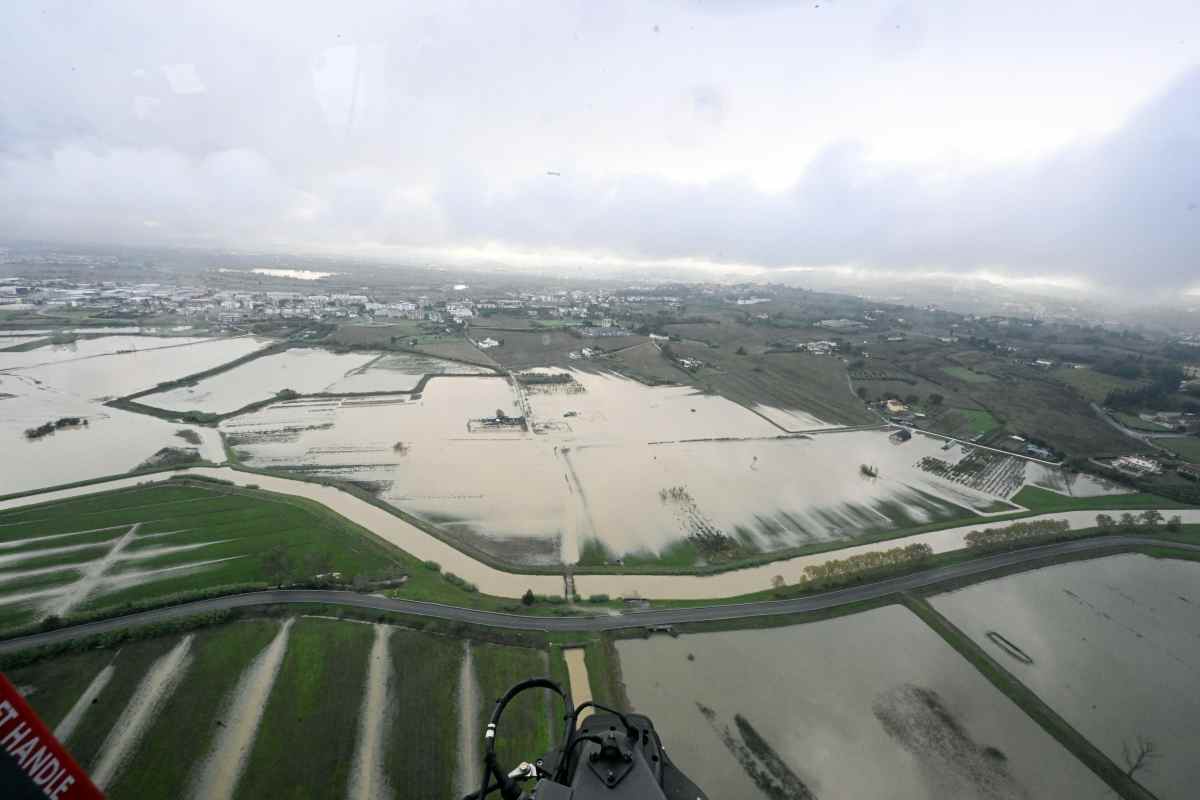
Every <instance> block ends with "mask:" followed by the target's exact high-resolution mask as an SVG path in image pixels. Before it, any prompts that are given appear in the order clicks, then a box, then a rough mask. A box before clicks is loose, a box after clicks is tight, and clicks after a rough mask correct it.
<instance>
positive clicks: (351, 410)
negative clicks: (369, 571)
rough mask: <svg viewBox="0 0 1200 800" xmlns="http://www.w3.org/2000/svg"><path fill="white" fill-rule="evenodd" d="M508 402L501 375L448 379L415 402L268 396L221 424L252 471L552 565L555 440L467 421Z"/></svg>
mask: <svg viewBox="0 0 1200 800" xmlns="http://www.w3.org/2000/svg"><path fill="white" fill-rule="evenodd" d="M518 408H519V407H518V401H517V397H516V395H515V394H514V390H513V387H512V386H511V384H510V383H509V382H508V381H507V380H505V379H503V378H499V377H490V378H483V377H480V378H474V377H464V378H459V377H455V378H442V379H434V380H432V381H430V382H429V383H428V384H427V386H426V387H425V390H424V392H422V394H421V396H420V397H419V398H405V397H389V398H347V399H341V400H338V399H331V400H319V401H318V400H313V401H297V402H288V403H277V404H274V405H272V406H270V407H268V408H266V409H263V410H262V411H258V412H255V413H253V414H247V415H243V416H239V417H235V418H232V419H229V420H226V421H225V422H224V423H222V425H221V430H222V431H223V432H224V434H225V436H226V440H227V441H228V442H229V444H230V446H231V447H233V448H234V449H235V450H236V451H237V452H238V454H239V456H240V457H241V458H242V459H243V460H244V461H245V463H247V464H249V465H251V466H255V467H264V468H274V469H285V470H291V471H296V472H299V473H300V474H316V475H321V476H325V477H331V478H337V479H341V480H347V481H351V482H354V483H356V484H359V485H362V486H366V487H369V488H370V489H371V490H372V491H374V492H375V493H376V494H377V495H378V496H379V497H380V498H381V499H382V500H384V501H386V502H388V503H391V504H392V505H394V506H396V507H397V508H401V509H403V510H405V511H407V512H409V513H412V514H416V515H417V516H420V517H423V518H425V519H427V520H428V521H430V522H434V523H437V524H439V525H442V526H444V527H445V528H447V529H448V530H450V531H452V532H456V533H458V534H460V535H461V537H462V538H464V539H466V540H468V541H469V542H471V543H472V544H474V545H475V546H478V547H481V548H483V549H484V550H487V551H489V552H492V553H493V554H495V555H497V556H499V557H503V558H505V559H508V560H510V561H518V562H524V563H554V562H557V561H558V559H559V549H560V536H561V532H562V526H563V520H564V515H565V514H566V511H567V505H566V503H565V495H564V492H563V491H562V487H563V485H564V479H563V467H562V465H561V463H559V461H558V460H557V459H556V456H555V450H554V444H553V443H552V442H550V441H547V440H545V439H543V438H539V437H534V436H532V435H529V434H526V433H524V432H522V431H521V430H520V429H519V428H517V427H513V426H504V427H496V428H480V427H478V426H477V425H474V424H473V423H472V421H473V420H479V419H483V418H485V417H493V416H495V414H496V412H497V411H498V410H499V411H501V412H503V413H504V414H505V415H507V416H512V417H515V416H519V415H520V411H519V410H518Z"/></svg>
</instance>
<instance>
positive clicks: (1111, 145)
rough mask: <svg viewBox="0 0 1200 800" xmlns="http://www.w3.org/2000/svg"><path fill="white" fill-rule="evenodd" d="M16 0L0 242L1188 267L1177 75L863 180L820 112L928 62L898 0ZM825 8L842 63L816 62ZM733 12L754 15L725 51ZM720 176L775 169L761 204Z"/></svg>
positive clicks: (1119, 278)
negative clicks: (980, 156)
mask: <svg viewBox="0 0 1200 800" xmlns="http://www.w3.org/2000/svg"><path fill="white" fill-rule="evenodd" d="M250 5H255V4H250ZM23 6H24V4H12V7H10V8H7V9H6V10H4V11H2V12H0V25H3V26H4V28H5V29H6V30H8V31H9V35H8V36H7V37H6V45H7V47H6V48H5V53H4V55H2V56H0V58H3V63H2V64H0V67H3V68H2V69H0V97H3V98H4V102H3V103H2V104H0V235H4V236H9V237H32V238H47V239H65V240H75V241H84V240H105V241H120V242H132V243H137V242H178V243H197V242H199V243H213V244H228V245H239V246H246V245H249V246H295V247H304V246H309V245H312V246H322V247H330V248H336V247H338V246H345V247H354V246H359V245H362V244H365V243H369V244H379V245H384V246H397V247H405V246H419V247H423V248H437V247H446V248H461V247H464V246H479V245H487V244H500V245H504V246H507V247H511V248H519V249H523V250H540V249H553V250H565V251H576V252H585V253H603V254H609V255H613V256H618V257H624V258H628V259H630V260H638V261H645V260H654V259H674V258H692V259H703V260H709V261H716V262H729V263H738V264H756V265H761V266H764V267H784V266H795V265H799V266H803V265H856V266H862V267H873V268H882V269H890V270H906V269H913V270H958V271H972V270H977V269H980V268H988V269H998V270H1001V271H1005V272H1009V273H1013V274H1020V275H1082V276H1085V277H1089V278H1092V279H1093V280H1095V281H1097V282H1099V283H1102V284H1106V285H1121V284H1127V285H1139V286H1141V285H1147V283H1156V284H1158V285H1161V286H1173V287H1178V286H1186V285H1192V284H1193V283H1194V282H1195V281H1196V276H1197V274H1200V270H1198V269H1197V264H1196V256H1195V254H1196V253H1198V252H1200V188H1198V187H1200V159H1198V158H1197V156H1198V155H1200V114H1197V113H1196V109H1198V108H1200V71H1198V70H1192V71H1189V72H1187V73H1186V74H1184V75H1183V76H1182V77H1180V78H1179V79H1178V80H1176V81H1175V82H1174V83H1172V84H1171V85H1170V86H1169V87H1167V88H1166V89H1165V91H1161V93H1160V94H1159V95H1158V96H1157V98H1156V99H1154V100H1152V101H1150V102H1149V103H1147V104H1145V105H1143V106H1142V107H1141V108H1140V109H1139V110H1137V111H1136V112H1135V113H1133V114H1132V115H1131V116H1129V117H1128V118H1127V119H1126V120H1125V122H1124V123H1123V124H1122V125H1121V126H1120V127H1119V128H1118V129H1117V130H1115V131H1113V132H1111V133H1108V134H1106V135H1104V136H1101V137H1094V138H1092V139H1090V140H1087V141H1077V142H1075V143H1073V144H1069V145H1067V146H1063V147H1061V148H1060V149H1059V150H1057V151H1056V152H1051V153H1050V154H1049V155H1046V154H1042V155H1040V156H1036V157H1032V158H1029V159H1026V160H1024V161H1022V162H1015V161H1012V160H1011V159H1010V160H1008V161H1007V162H1005V163H1004V164H1003V165H1000V166H997V165H996V164H994V163H993V164H990V165H979V166H972V165H971V164H970V163H969V162H968V163H966V164H965V165H964V164H963V163H962V162H961V160H960V161H959V162H955V163H953V164H949V163H948V164H945V165H942V164H932V165H931V164H929V163H926V162H921V161H920V160H908V161H905V162H903V163H897V164H889V163H887V162H885V161H881V160H880V159H879V158H878V157H876V156H873V154H872V148H871V147H870V146H868V144H867V143H866V142H865V141H864V137H863V135H862V134H861V133H860V128H856V127H855V125H854V124H850V123H846V124H845V125H843V126H842V127H841V128H837V127H836V126H835V127H833V128H830V127H828V125H830V124H831V123H827V122H826V120H825V118H826V117H830V116H832V117H835V118H836V117H838V116H839V115H842V116H847V115H853V114H855V113H858V109H859V107H860V106H861V104H862V102H863V97H866V98H868V99H870V100H873V101H877V102H879V103H881V104H884V103H886V102H887V101H888V99H889V98H888V97H887V96H886V95H884V94H879V95H871V94H870V93H869V92H867V90H866V89H864V88H863V87H864V86H867V87H869V86H871V85H872V83H871V82H872V81H878V80H882V79H883V78H885V77H887V76H888V75H890V74H891V73H890V72H889V71H890V70H893V69H902V68H907V67H905V66H899V67H898V66H895V65H896V64H897V63H898V62H903V64H904V65H909V64H912V63H913V62H919V61H920V60H921V59H922V58H926V57H931V56H930V53H931V52H932V51H934V50H936V49H937V48H938V47H942V48H946V47H949V46H948V45H946V44H945V40H946V34H945V33H944V32H943V33H942V34H939V33H938V29H937V25H936V24H935V23H936V22H938V18H937V17H936V16H934V15H932V14H929V13H923V14H921V15H918V14H916V13H915V12H913V11H911V10H910V8H909V6H907V5H891V4H880V5H879V6H878V7H877V8H875V9H873V10H871V11H870V12H866V11H864V12H861V14H862V16H861V19H850V18H848V17H846V16H845V15H843V17H838V16H836V15H838V14H843V9H841V8H840V6H837V5H833V6H830V5H829V4H825V3H822V6H823V8H822V9H821V12H829V16H827V17H813V16H811V15H810V16H806V17H799V16H795V15H793V16H788V15H789V14H790V13H791V12H790V10H789V7H788V4H777V3H754V4H747V5H746V7H745V8H744V9H743V8H741V7H740V6H739V7H738V8H739V9H741V10H749V9H753V10H754V11H755V12H756V13H753V14H749V13H746V14H732V15H728V14H710V13H707V11H708V4H701V6H696V7H697V8H701V7H703V8H704V9H705V10H704V12H703V13H700V14H698V15H697V16H694V17H687V16H686V9H687V8H688V7H689V6H688V5H687V4H685V5H684V6H683V7H682V8H683V9H684V10H683V11H678V10H677V12H670V11H669V10H668V11H667V12H663V13H655V14H649V15H644V14H641V13H640V9H639V7H638V6H636V5H630V6H628V7H623V8H622V9H621V10H618V11H616V12H614V13H611V14H610V13H605V14H600V13H599V12H598V11H597V9H596V6H595V5H594V4H590V3H581V4H579V5H578V6H571V5H569V4H567V5H564V4H555V5H553V6H545V7H542V8H541V12H540V13H538V14H521V13H520V9H521V4H518V5H517V6H515V7H514V8H508V9H505V8H500V9H497V10H494V11H490V12H485V11H483V10H480V9H478V7H477V6H475V5H474V4H469V5H466V6H463V7H461V8H458V9H449V10H447V11H442V12H439V14H437V15H436V16H434V15H422V14H411V15H403V14H399V13H394V12H392V11H391V10H389V8H388V7H387V6H386V5H385V6H379V7H377V8H376V11H378V15H375V14H364V15H362V16H360V17H355V18H351V19H344V18H343V17H342V16H341V15H339V14H336V13H330V14H328V15H320V14H317V15H303V14H296V15H293V13H292V12H293V11H294V9H293V8H292V6H291V5H290V4H282V3H281V4H279V5H277V6H274V7H273V8H269V7H263V8H257V9H251V8H247V7H246V4H241V5H240V6H239V5H230V6H228V7H225V6H221V5H220V4H216V7H215V8H213V9H190V10H182V11H178V12H177V13H174V15H173V16H167V17H162V16H160V17H158V18H154V19H152V18H150V17H148V16H146V15H145V14H144V12H145V11H146V9H147V6H145V5H144V4H139V3H136V2H126V3H111V4H88V5H86V6H78V5H75V4H69V5H64V6H61V7H58V8H55V7H42V8H33V7H32V6H28V7H23ZM439 8H440V7H439ZM735 10H737V9H735ZM672 13H675V15H674V16H672ZM826 20H830V21H831V22H830V23H829V24H830V25H833V26H840V27H837V31H840V33H839V34H838V35H845V36H847V37H849V38H848V39H847V40H846V42H845V46H846V47H851V48H855V52H856V53H858V54H859V55H857V56H855V58H858V59H859V61H858V62H855V63H857V64H858V65H859V66H858V68H859V69H860V70H863V71H862V72H861V74H858V75H857V76H855V75H850V76H848V77H846V78H844V79H839V78H838V76H837V75H836V74H834V73H833V72H831V71H830V70H829V69H827V68H826V66H825V65H826V64H827V62H828V60H829V58H830V56H829V52H830V51H828V50H825V49H822V48H823V47H824V39H826V38H828V37H830V36H831V35H833V34H830V33H829V32H828V31H827V30H826V29H823V28H820V27H819V25H823V24H826V23H825V21H826ZM859 22H861V24H857V23H859ZM5 23H7V24H5ZM654 25H659V27H660V30H659V31H658V32H656V31H654V30H653V26H654ZM740 25H747V26H749V25H759V26H761V27H759V28H755V29H754V30H753V33H754V34H755V35H754V36H751V35H749V33H750V30H749V29H747V31H745V32H744V33H746V35H743V36H735V35H731V31H734V32H737V31H738V30H740V29H739V28H737V26H740ZM281 26H286V27H287V30H286V31H281V30H280V27H281ZM788 26H791V27H788ZM829 30H833V28H830V29H829ZM285 33H286V35H284V34H285ZM794 36H804V37H808V38H806V39H805V42H807V48H808V50H811V51H812V52H811V53H807V54H805V53H801V55H799V56H796V58H797V59H808V60H807V61H804V60H798V61H796V62H795V63H793V62H792V61H787V60H786V59H789V58H792V56H790V55H787V53H790V52H791V50H789V49H788V47H789V44H790V38H792V37H794ZM939 36H940V38H939ZM743 40H744V42H743ZM51 45H52V46H51ZM1014 48H1015V49H1016V51H1017V52H1019V47H1016V46H1015V45H1014ZM797 52H800V48H797ZM806 52H807V51H806ZM947 52H949V53H950V54H951V56H953V57H955V58H956V57H957V56H956V55H955V54H956V53H958V51H957V50H954V48H953V47H950V49H949V50H948V51H947ZM773 59H779V60H780V61H779V63H778V64H776V63H775V62H774V61H773ZM946 63H951V64H953V63H954V62H953V61H950V62H946ZM938 66H940V67H944V66H945V64H944V63H942V62H939V64H938ZM918 68H922V69H923V68H926V67H923V66H919V65H918V67H913V69H918ZM847 69H849V68H848V67H847ZM964 69H966V67H964ZM987 69H992V65H990V64H989V65H988V66H987ZM985 71H986V70H985ZM743 72H745V73H747V75H742V73H743ZM941 74H942V72H938V75H941ZM980 74H983V73H982V72H981V73H980ZM747 76H749V77H747ZM776 79H778V83H773V82H772V81H775V80H776ZM914 80H916V78H914ZM1103 84H1104V81H1103V80H1098V83H1096V84H1091V85H1089V86H1088V87H1082V86H1081V88H1080V91H1084V90H1085V88H1086V90H1087V91H1096V86H1097V85H1099V86H1100V87H1101V90H1103ZM920 88H921V87H920V86H919V85H918V86H916V87H915V89H914V97H913V102H914V103H919V102H924V101H922V100H921V98H919V97H917V96H916V95H917V94H918V93H919V89H920ZM862 92H867V93H866V94H858V93H862ZM977 93H978V92H977V90H976V89H975V87H974V86H973V85H969V84H965V85H964V88H963V89H962V92H961V94H959V95H956V96H955V97H950V98H947V100H946V103H947V107H946V108H945V109H943V110H942V111H940V112H939V113H941V114H943V116H941V117H938V118H937V119H931V120H929V121H927V122H926V121H925V120H924V119H923V118H922V116H921V114H919V113H917V112H915V111H914V112H913V114H912V116H911V118H897V119H895V120H894V122H895V124H896V125H897V127H898V129H899V128H903V127H904V126H906V125H909V126H911V125H919V124H922V123H924V124H928V125H929V126H931V129H933V128H937V127H938V126H943V125H953V124H956V123H957V122H959V121H961V122H962V123H964V124H966V123H970V122H972V120H971V119H970V118H969V117H967V116H965V115H967V114H968V112H967V111H965V110H963V111H961V112H960V111H957V110H956V109H955V108H953V107H952V104H953V103H963V104H966V103H968V102H969V101H970V100H971V99H972V98H973V97H974V96H975V95H976V94H977ZM996 102H997V104H999V103H1000V102H1001V100H1000V99H997V101H996ZM964 107H965V105H964ZM1004 108H1006V109H1009V110H1007V111H997V112H996V113H997V115H998V117H1001V118H1002V117H1004V115H1005V114H1008V115H1010V116H1011V115H1013V114H1015V113H1018V112H1017V111H1013V110H1012V109H1011V108H1009V106H1004ZM780 109H782V111H780ZM1018 110H1019V109H1018ZM782 112H787V113H789V114H792V116H791V117H781V116H779V114H780V113H782ZM921 113H925V112H921ZM1031 113H1032V112H1031ZM797 114H799V116H797ZM848 118H849V117H848ZM789 123H791V127H789ZM1047 124H1049V123H1047ZM822 125H826V126H827V127H824V128H822V127H820V126H822ZM764 130H765V131H767V132H768V133H769V136H766V135H765V134H763V133H762V132H763V131H764ZM830 130H834V131H836V135H831V134H830V133H829V131H830ZM816 131H819V133H818V132H816ZM806 136H807V137H816V138H815V139H813V143H811V147H810V150H811V152H810V154H809V156H808V157H807V158H804V159H801V160H799V161H797V157H796V151H794V150H793V141H794V140H799V139H804V137H806ZM804 140H805V141H808V140H807V139H804ZM806 146H808V145H806ZM724 162H729V167H728V168H727V169H725V168H720V167H721V164H722V163H724ZM796 163H801V164H803V166H802V167H800V168H798V171H797V168H795V167H793V166H791V165H793V164H796ZM713 164H716V165H717V166H716V167H713V166H712V165H713ZM746 164H750V165H753V166H754V167H755V169H756V175H758V176H759V177H761V175H762V173H763V172H764V171H767V172H770V171H771V170H772V169H773V168H774V167H773V165H776V164H777V165H778V171H779V174H781V175H784V176H787V175H795V178H794V180H792V181H791V182H790V183H791V185H790V188H788V189H787V190H786V191H777V192H767V191H764V190H763V189H762V188H760V186H761V181H755V180H754V179H753V178H752V177H751V176H750V175H749V174H744V173H743V170H742V167H743V166H744V165H746ZM692 167H694V168H695V170H694V171H695V174H682V173H685V172H689V170H690V168H692ZM943 167H944V168H943ZM548 171H554V172H561V173H562V175H561V177H558V176H551V175H547V174H546V173H547V172H548ZM786 182H787V181H782V182H779V183H781V184H782V183H786Z"/></svg>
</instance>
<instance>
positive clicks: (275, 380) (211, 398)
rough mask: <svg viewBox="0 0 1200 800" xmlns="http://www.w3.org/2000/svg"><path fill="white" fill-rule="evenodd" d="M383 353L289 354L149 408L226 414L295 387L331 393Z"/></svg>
mask: <svg viewBox="0 0 1200 800" xmlns="http://www.w3.org/2000/svg"><path fill="white" fill-rule="evenodd" d="M378 355H379V354H378V353H332V352H330V351H328V350H322V349H319V348H307V349H298V348H294V349H291V350H285V351H283V352H282V353H273V354H271V355H268V356H263V357H262V358H256V359H254V360H253V361H249V362H247V363H245V364H241V365H239V366H236V367H234V368H233V369H230V370H226V371H225V372H221V373H218V374H216V375H213V376H212V377H210V378H205V379H203V380H201V381H200V382H199V383H197V384H195V385H193V386H180V387H178V388H175V389H171V390H169V391H166V392H159V393H157V394H152V395H147V396H146V397H144V398H142V399H141V402H143V403H145V404H146V405H151V406H154V407H156V408H165V409H169V410H172V411H191V410H195V411H205V412H209V413H213V414H226V413H229V412H230V411H236V410H237V409H239V408H241V407H243V406H246V405H249V404H250V403H254V402H257V401H259V400H267V399H270V398H271V397H273V396H274V395H276V394H278V393H279V392H281V391H283V390H284V389H290V390H292V391H294V392H298V393H300V394H313V393H318V392H323V391H325V389H326V387H327V386H329V385H330V384H333V383H335V382H337V381H338V380H341V379H342V378H344V377H345V376H346V375H347V374H348V373H350V372H353V371H354V370H356V369H359V368H361V367H363V366H365V365H366V364H367V363H369V362H370V361H371V360H372V359H374V358H375V357H377V356H378Z"/></svg>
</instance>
